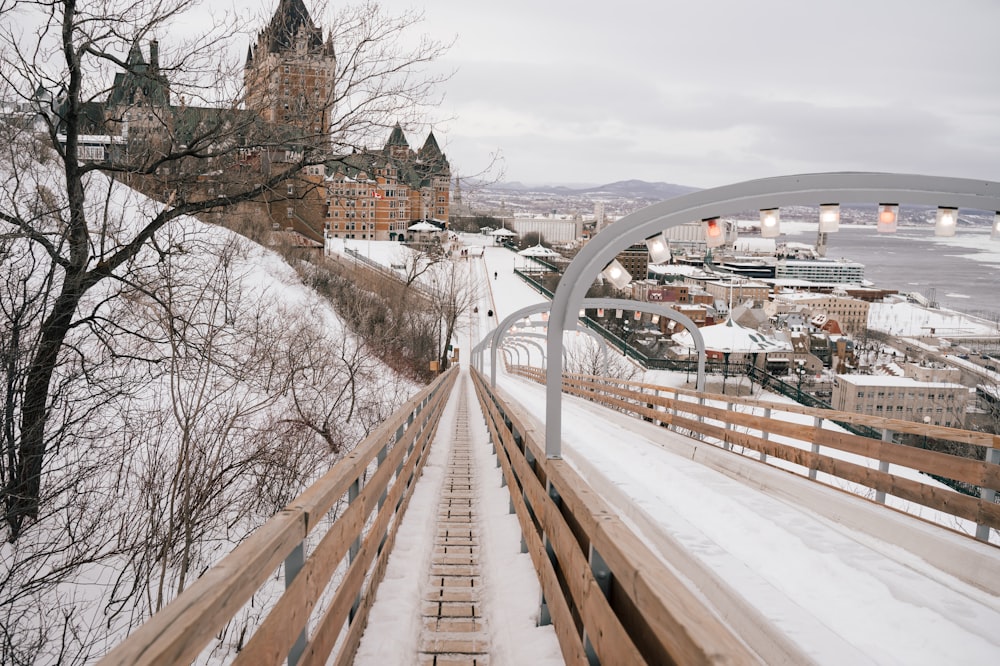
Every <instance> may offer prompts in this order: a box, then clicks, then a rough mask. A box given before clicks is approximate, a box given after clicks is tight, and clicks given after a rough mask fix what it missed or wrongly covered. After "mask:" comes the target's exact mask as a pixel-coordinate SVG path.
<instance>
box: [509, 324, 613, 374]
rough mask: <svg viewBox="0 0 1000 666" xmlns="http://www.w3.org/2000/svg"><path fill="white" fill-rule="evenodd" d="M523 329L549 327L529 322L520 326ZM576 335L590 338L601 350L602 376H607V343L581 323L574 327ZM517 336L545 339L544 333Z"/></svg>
mask: <svg viewBox="0 0 1000 666" xmlns="http://www.w3.org/2000/svg"><path fill="white" fill-rule="evenodd" d="M522 326H524V327H525V328H545V329H547V328H548V327H549V325H548V323H547V322H529V323H528V324H522ZM576 332H577V333H583V334H585V335H588V336H590V337H591V338H593V339H594V341H595V342H597V345H598V347H599V348H600V350H601V366H602V370H603V372H604V374H608V341H607V340H605V339H604V338H602V337H601V336H600V335H598V333H597V331H595V330H593V329H590V328H587V327H586V326H585V325H584V324H583V322H579V323H578V324H577V327H576ZM518 334H519V335H530V336H531V337H533V338H542V339H544V338H545V334H544V333H530V334H529V333H527V332H525V331H519V332H518ZM565 364H566V350H565V349H563V365H565ZM542 365H543V366H544V365H545V355H544V354H543V355H542Z"/></svg>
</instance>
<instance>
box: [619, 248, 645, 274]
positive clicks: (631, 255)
mask: <svg viewBox="0 0 1000 666" xmlns="http://www.w3.org/2000/svg"><path fill="white" fill-rule="evenodd" d="M615 258H616V259H617V260H618V263H620V264H621V265H622V267H623V268H624V269H625V270H627V271H628V272H629V275H631V276H632V279H633V280H645V279H646V273H647V270H648V267H649V250H648V249H646V245H645V243H639V244H637V245H631V246H629V247H627V248H625V249H624V250H622V251H621V252H619V253H618V256H617V257H615Z"/></svg>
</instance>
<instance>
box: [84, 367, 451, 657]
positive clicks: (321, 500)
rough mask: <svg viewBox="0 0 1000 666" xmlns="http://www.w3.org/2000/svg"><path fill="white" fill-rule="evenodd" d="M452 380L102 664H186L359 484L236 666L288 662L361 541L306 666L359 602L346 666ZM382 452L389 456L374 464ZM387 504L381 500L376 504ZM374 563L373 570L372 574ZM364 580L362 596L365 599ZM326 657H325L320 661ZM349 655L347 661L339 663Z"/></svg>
mask: <svg viewBox="0 0 1000 666" xmlns="http://www.w3.org/2000/svg"><path fill="white" fill-rule="evenodd" d="M456 373H457V368H452V369H451V370H449V371H448V372H445V373H444V374H442V375H441V376H440V377H438V378H437V379H436V380H435V381H434V382H433V383H432V384H430V385H429V386H427V387H425V388H424V389H423V390H421V391H420V392H419V393H418V394H417V395H415V396H414V397H412V398H411V399H410V400H408V401H407V402H406V403H405V404H404V405H403V406H402V407H401V408H400V409H399V410H397V411H396V412H394V413H393V415H392V416H390V417H389V418H388V419H386V420H385V421H384V422H383V423H382V424H380V425H379V426H378V427H377V428H376V429H375V431H374V432H373V433H372V434H371V435H369V436H368V437H367V438H365V440H364V441H363V442H361V443H360V444H359V445H358V446H357V447H355V448H354V449H353V450H352V451H351V452H350V453H348V454H347V455H346V456H345V457H344V458H343V459H342V460H340V461H339V462H337V464H336V465H334V466H333V467H332V468H331V469H330V471H329V472H327V473H326V474H325V475H324V476H323V477H321V478H320V479H319V480H318V481H316V482H315V483H314V484H312V485H311V486H310V487H309V488H308V489H307V490H306V491H305V492H303V493H302V494H301V495H300V496H299V497H298V498H296V499H295V500H293V501H292V502H291V503H290V504H289V505H288V506H287V507H286V508H285V509H283V510H282V511H281V512H279V513H278V514H277V515H276V516H274V517H273V518H271V519H270V520H268V521H267V522H266V523H264V525H262V526H261V527H259V528H258V529H257V530H255V531H254V532H253V533H252V534H251V535H250V536H249V537H248V538H247V539H246V540H245V541H244V542H243V543H241V544H240V545H239V546H237V547H236V548H235V549H234V550H233V551H232V552H231V553H229V554H228V555H227V556H226V557H224V558H223V559H222V560H221V561H220V562H219V563H218V564H216V565H215V566H213V567H212V568H211V569H209V570H208V571H207V572H206V573H205V574H204V575H202V576H201V577H200V578H199V579H198V580H196V581H195V582H194V583H193V584H192V585H191V586H190V587H189V588H188V589H186V590H184V591H183V592H182V593H181V594H180V595H179V596H178V597H177V598H176V599H174V600H173V601H172V602H171V603H170V604H168V605H167V606H165V607H164V608H163V609H162V610H160V612H158V613H156V614H155V615H154V616H153V617H151V618H150V619H149V620H148V621H147V622H146V623H144V624H143V625H142V626H140V627H139V628H138V629H136V630H135V631H133V632H132V634H131V635H130V636H129V637H128V638H127V639H126V640H125V641H124V642H122V643H121V644H120V645H118V646H117V647H116V648H114V649H113V650H112V651H111V652H109V653H108V654H107V655H106V656H105V657H104V658H103V659H102V660H101V661H100V664H103V665H108V666H110V665H112V664H123V665H124V664H177V663H190V662H192V661H193V660H194V659H195V658H196V657H197V656H198V655H199V654H200V653H201V651H202V650H203V649H204V647H205V646H206V645H208V643H209V642H210V641H211V640H212V638H213V636H215V635H216V634H217V633H218V632H219V631H220V630H221V629H222V628H223V627H224V626H225V625H226V623H228V622H229V621H230V619H231V618H232V617H233V615H234V614H235V613H236V612H237V611H239V609H240V608H241V607H242V606H243V604H245V603H246V602H247V601H248V600H249V599H250V598H251V596H253V594H254V593H255V592H256V591H257V590H258V589H259V588H260V587H261V585H262V584H263V583H264V582H265V581H267V580H268V579H269V578H270V577H271V575H272V574H273V572H274V571H275V569H276V568H277V567H278V566H280V564H281V563H282V561H283V560H285V558H286V557H288V556H289V554H290V553H292V551H293V550H294V549H295V548H297V547H298V546H299V545H300V544H302V543H303V541H304V539H305V537H306V536H307V535H308V534H309V533H310V532H312V531H313V530H314V529H315V528H316V527H317V525H318V524H319V523H320V521H321V520H322V518H323V516H325V515H326V514H327V512H329V511H330V509H331V508H333V506H334V505H335V504H336V503H337V502H338V501H339V500H340V499H342V498H343V497H344V496H345V494H346V493H347V492H348V490H349V488H350V487H351V486H352V485H353V484H358V486H357V487H359V492H358V494H357V496H356V497H355V498H353V501H352V502H351V504H350V505H349V507H348V509H347V511H345V512H344V514H343V515H341V516H340V517H338V518H337V519H336V520H334V521H333V523H332V525H330V526H329V528H328V530H327V532H326V533H325V535H324V537H323V538H322V539H321V540H320V544H319V546H318V547H317V548H316V549H315V551H314V552H313V553H312V554H310V555H309V557H308V559H307V560H306V562H305V565H304V566H303V568H302V570H301V571H300V572H299V575H298V576H297V577H296V578H295V580H294V581H286V585H287V589H286V591H285V594H284V595H283V597H282V599H280V600H279V601H278V602H277V604H276V605H275V607H274V608H272V609H271V612H270V613H269V615H268V617H267V618H266V619H265V621H264V623H263V624H262V625H261V627H260V631H262V632H263V633H262V634H261V636H260V637H256V638H255V636H251V638H250V640H249V642H248V643H247V645H246V646H245V648H244V650H243V651H242V652H241V653H240V655H239V657H238V659H239V661H241V662H245V663H255V664H260V663H268V664H277V663H281V662H282V661H284V660H285V658H286V656H287V655H288V648H289V647H290V646H291V644H292V643H293V642H294V641H295V639H296V637H297V636H298V635H299V633H300V632H302V631H303V629H304V627H305V626H306V624H307V622H308V620H309V611H310V610H311V609H312V608H313V606H314V605H315V604H316V602H317V600H318V599H319V597H320V596H321V594H322V593H323V592H324V590H325V587H326V583H327V581H329V580H330V578H331V577H332V575H333V573H334V572H335V571H336V570H337V568H338V567H339V566H342V562H343V559H344V554H345V553H346V552H348V550H349V549H350V546H351V544H352V543H355V542H356V541H359V540H361V539H364V545H363V546H361V548H360V549H359V550H358V553H357V554H356V555H355V556H354V557H353V558H352V562H351V563H349V564H348V566H347V573H346V574H345V577H344V580H343V581H341V584H340V586H339V587H338V589H337V591H336V593H335V595H334V601H333V602H332V603H331V604H330V608H329V609H328V610H327V612H326V615H325V616H324V621H323V622H324V624H325V630H326V634H322V635H321V634H320V633H319V632H318V633H317V635H316V636H314V637H313V639H312V641H311V642H309V643H308V644H307V646H306V652H305V657H306V659H309V658H310V657H316V658H317V659H318V660H319V661H326V659H327V657H328V655H329V649H326V648H330V649H332V647H333V644H334V643H335V642H336V640H337V635H338V634H339V633H340V627H342V626H343V618H344V616H346V611H344V612H343V613H341V614H339V615H337V614H335V613H334V608H335V607H337V608H339V607H342V606H343V605H344V604H345V602H343V601H339V602H338V600H343V599H347V600H348V601H347V602H346V605H347V607H348V608H350V607H351V606H352V605H353V604H355V603H358V600H360V605H359V606H358V611H357V613H356V614H355V615H354V619H353V621H352V622H351V627H350V630H349V636H348V639H347V640H345V641H343V644H342V646H341V650H340V652H339V653H338V660H339V661H340V662H343V661H344V660H345V659H346V660H348V661H349V659H350V658H351V655H353V651H354V650H355V649H356V647H357V640H359V639H360V635H361V631H362V630H363V627H364V622H365V619H366V618H367V609H368V608H369V607H370V604H371V600H372V598H373V597H374V591H375V589H376V588H377V586H378V583H379V581H380V580H381V572H382V571H384V567H385V561H386V560H387V558H388V554H389V551H391V545H392V540H393V539H394V538H395V529H396V527H398V525H399V523H400V519H401V516H402V513H403V511H404V510H405V508H406V503H407V502H408V500H409V496H410V493H412V490H413V487H414V486H415V485H416V484H415V483H412V481H413V480H414V478H415V477H416V476H417V475H419V472H420V469H421V467H422V464H423V462H424V461H425V460H426V450H427V447H428V446H429V445H430V442H431V441H432V439H433V436H434V433H435V432H436V429H437V424H438V421H439V420H440V417H441V413H442V411H443V407H444V404H445V402H446V400H447V397H448V394H449V392H450V389H451V387H452V385H453V384H454V381H455V377H456V376H457V375H456ZM397 435H401V436H399V437H397ZM383 452H386V455H385V457H384V459H382V460H380V458H381V454H382V453H383ZM376 462H380V463H381V464H380V465H379V468H378V469H377V470H376V471H375V473H374V474H373V475H372V476H371V478H370V479H368V481H367V483H362V480H363V479H364V477H365V474H366V470H367V469H368V467H369V466H370V465H371V464H373V463H376ZM362 486H363V487H362ZM383 494H385V496H386V499H385V501H384V502H379V499H380V498H381V497H382V495H383ZM376 507H379V509H378V513H377V514H376V516H375V518H374V519H373V520H370V519H369V516H370V514H371V512H372V511H373V510H374V509H375V508H376ZM393 516H396V519H395V520H394V521H392V529H391V531H388V532H387V531H386V529H387V527H388V525H389V523H390V520H391V519H392V518H393ZM366 524H367V525H368V529H367V530H366V529H365V527H366ZM383 542H384V545H383ZM373 543H374V545H372V544H373ZM376 551H378V552H377V553H376ZM376 554H377V555H378V562H376V564H375V567H374V569H370V568H369V565H370V563H371V561H372V559H373V558H374V557H375V555H376ZM366 575H367V576H368V586H367V587H366V588H365V589H364V591H363V590H362V586H363V584H364V582H365V580H366ZM362 595H364V596H363V598H362ZM334 618H336V619H340V624H339V625H337V626H336V627H333V626H332V625H334V624H336V622H335V621H334ZM330 634H332V636H331V635H330ZM324 649H326V652H325V654H321V653H322V652H323V650H324ZM348 651H349V652H350V654H347V655H346V656H345V653H346V652H348ZM304 661H305V660H304Z"/></svg>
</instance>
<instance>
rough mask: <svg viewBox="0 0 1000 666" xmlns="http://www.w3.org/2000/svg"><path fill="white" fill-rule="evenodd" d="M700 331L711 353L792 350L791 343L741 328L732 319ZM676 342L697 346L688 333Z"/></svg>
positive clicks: (677, 336)
mask: <svg viewBox="0 0 1000 666" xmlns="http://www.w3.org/2000/svg"><path fill="white" fill-rule="evenodd" d="M698 331H699V332H700V333H701V337H702V338H703V339H704V340H705V349H708V350H711V351H717V352H728V353H738V354H739V353H757V352H773V351H791V350H792V345H791V344H790V343H789V342H787V341H785V340H779V339H778V338H772V337H771V336H768V335H764V334H763V333H760V332H759V331H755V330H753V329H752V328H747V327H746V326H740V325H739V324H737V323H736V322H735V321H733V320H732V319H727V320H726V321H725V322H723V323H721V324H715V325H714V326H705V327H703V328H699V329H698ZM674 342H675V343H677V344H679V345H681V346H683V347H692V348H693V347H694V346H695V345H694V339H693V338H692V336H691V334H690V333H689V332H688V331H683V332H681V333H678V334H677V335H675V336H674Z"/></svg>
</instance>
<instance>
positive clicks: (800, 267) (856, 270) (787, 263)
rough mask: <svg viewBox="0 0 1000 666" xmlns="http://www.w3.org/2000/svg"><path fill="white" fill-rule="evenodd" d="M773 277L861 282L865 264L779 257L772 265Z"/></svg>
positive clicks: (811, 280)
mask: <svg viewBox="0 0 1000 666" xmlns="http://www.w3.org/2000/svg"><path fill="white" fill-rule="evenodd" d="M774 277H776V278H778V279H781V278H798V279H801V280H809V281H810V282H836V283H851V284H861V282H862V281H863V280H864V279H865V265H864V264H859V263H858V262H856V261H845V260H841V261H835V260H833V259H779V260H778V261H777V262H776V263H775V266H774Z"/></svg>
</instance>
